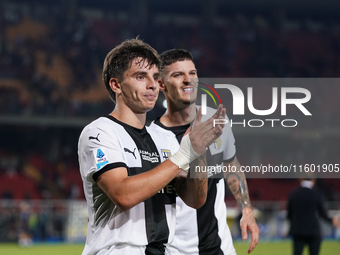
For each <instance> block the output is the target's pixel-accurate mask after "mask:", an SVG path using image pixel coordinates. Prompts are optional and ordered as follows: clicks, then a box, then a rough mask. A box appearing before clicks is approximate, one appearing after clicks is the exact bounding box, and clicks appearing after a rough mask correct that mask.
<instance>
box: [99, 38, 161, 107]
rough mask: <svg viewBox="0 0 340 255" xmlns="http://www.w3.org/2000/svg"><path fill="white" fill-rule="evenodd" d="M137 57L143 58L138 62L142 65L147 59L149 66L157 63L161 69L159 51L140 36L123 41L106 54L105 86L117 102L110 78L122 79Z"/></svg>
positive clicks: (103, 73) (103, 74)
mask: <svg viewBox="0 0 340 255" xmlns="http://www.w3.org/2000/svg"><path fill="white" fill-rule="evenodd" d="M136 58H141V60H140V61H139V63H138V64H140V65H143V64H144V63H145V61H147V63H148V67H149V68H152V67H153V66H154V65H156V66H157V67H158V69H161V61H160V59H159V56H158V53H157V51H156V50H155V49H154V48H152V47H151V46H150V45H149V44H147V43H145V42H143V41H141V40H140V39H138V38H137V39H130V40H126V41H124V42H122V43H121V44H119V45H118V46H116V47H115V48H113V49H112V50H111V51H110V52H109V53H108V54H107V55H106V57H105V60H104V66H103V72H102V78H103V82H104V84H105V87H106V89H107V91H108V92H109V94H110V97H111V99H112V100H113V101H114V102H116V94H115V93H114V92H113V91H112V89H111V87H110V79H111V78H118V79H119V80H121V81H122V80H123V77H124V72H125V71H126V70H128V69H129V68H130V67H131V65H132V61H133V60H134V59H136Z"/></svg>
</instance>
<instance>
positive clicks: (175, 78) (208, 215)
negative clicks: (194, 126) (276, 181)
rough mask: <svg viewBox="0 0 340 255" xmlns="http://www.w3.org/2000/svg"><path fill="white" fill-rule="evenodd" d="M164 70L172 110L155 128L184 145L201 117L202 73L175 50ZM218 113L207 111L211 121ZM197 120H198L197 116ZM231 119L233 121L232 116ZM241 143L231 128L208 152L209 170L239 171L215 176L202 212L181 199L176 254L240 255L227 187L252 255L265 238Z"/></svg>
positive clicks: (165, 55)
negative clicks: (229, 221) (242, 162)
mask: <svg viewBox="0 0 340 255" xmlns="http://www.w3.org/2000/svg"><path fill="white" fill-rule="evenodd" d="M160 58H161V61H162V65H163V69H162V72H161V80H160V89H161V90H162V92H163V93H164V95H165V97H166V100H167V106H168V107H167V110H166V112H165V113H164V114H163V115H162V116H161V117H160V118H157V119H156V120H155V121H154V122H152V123H151V125H150V129H153V130H155V131H157V132H163V134H164V137H166V136H169V137H173V139H175V140H176V141H177V142H178V143H180V142H181V140H182V139H183V135H184V133H185V132H186V129H187V128H188V127H189V126H190V123H191V122H192V121H194V118H195V117H196V116H198V115H197V106H196V104H195V101H196V96H197V86H196V85H195V83H196V82H195V80H197V79H198V76H197V70H196V67H195V64H194V62H193V58H192V55H191V53H190V52H188V51H186V50H182V49H173V50H168V51H166V52H163V53H162V54H161V55H160ZM212 112H213V109H212V108H209V107H208V109H207V113H208V116H209V115H211V114H212ZM196 118H197V117H196ZM226 118H227V117H226ZM234 143H235V139H234V136H233V133H232V130H231V127H230V125H229V123H227V124H226V125H225V127H224V130H223V134H222V136H221V137H219V138H218V139H216V141H215V142H214V143H213V144H211V145H210V146H209V147H208V150H207V155H206V160H207V166H216V165H218V166H223V165H225V166H227V167H228V166H233V167H235V168H236V169H237V170H236V172H235V173H233V174H232V175H227V173H225V175H224V173H223V172H220V173H218V172H217V171H216V172H214V173H210V174H208V175H211V177H212V178H209V180H208V195H207V200H206V203H205V204H204V205H203V206H202V207H200V208H199V209H197V210H196V209H193V208H190V207H188V206H187V205H185V203H184V202H183V201H182V199H181V198H180V197H177V205H176V206H177V212H176V217H177V220H176V232H175V238H174V241H173V242H172V243H171V244H170V251H171V254H172V255H174V254H185V255H190V254H192V255H193V254H199V255H203V254H204V255H211V254H214V255H217V254H218V255H219V254H228V255H232V254H236V253H235V249H234V246H233V243H232V237H231V234H230V230H229V228H228V225H227V222H226V219H227V210H226V205H225V200H224V198H225V185H226V183H227V185H228V186H230V188H231V191H232V193H233V195H234V196H235V198H236V200H237V202H238V204H239V206H240V207H241V209H242V218H241V221H240V227H241V231H242V238H243V239H247V230H249V231H250V233H251V239H252V240H251V244H250V248H249V250H248V253H250V252H251V251H252V250H253V249H254V248H255V246H256V244H257V242H258V239H259V229H258V226H257V224H256V221H255V218H254V212H253V208H252V206H251V203H250V200H249V194H248V188H247V182H246V178H245V175H244V173H242V172H241V171H238V170H240V164H239V162H238V160H237V158H236V149H235V144H234Z"/></svg>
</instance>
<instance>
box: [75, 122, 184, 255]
mask: <svg viewBox="0 0 340 255" xmlns="http://www.w3.org/2000/svg"><path fill="white" fill-rule="evenodd" d="M171 143H172V144H173V145H174V148H169V146H168V143H167V141H166V140H165V139H164V138H163V139H162V140H161V141H154V139H153V138H151V136H150V134H149V133H148V132H147V129H146V127H144V128H143V129H137V128H134V127H132V126H129V125H127V124H125V123H122V122H120V121H119V120H117V119H115V118H114V117H112V116H106V117H100V118H98V119H97V120H95V121H93V122H92V123H90V124H89V125H87V126H86V127H85V128H84V129H83V131H82V133H81V135H80V138H79V143H78V156H79V165H80V172H81V177H82V180H83V186H84V191H85V196H86V200H87V205H88V212H89V222H88V232H87V239H86V244H85V248H84V251H83V254H84V255H85V254H86V255H88V254H101V255H102V254H103V255H104V254H105V255H108V254H110V255H111V254H114V255H121V254H124V255H125V254H147V255H151V254H152V255H158V254H166V252H167V244H168V243H169V242H170V241H172V238H173V235H174V229H175V212H176V210H175V207H176V206H175V203H176V195H175V190H174V188H173V185H172V183H169V184H168V185H167V186H166V187H165V188H163V189H162V190H160V191H159V192H158V193H157V194H156V195H154V196H152V197H151V198H149V199H147V200H145V201H144V202H141V203H139V204H137V205H136V206H134V207H133V208H131V209H130V210H128V211H125V212H123V211H121V210H119V208H118V207H116V206H115V204H114V203H113V202H112V201H111V200H110V199H109V197H108V196H107V195H106V194H105V193H104V192H103V191H102V190H101V189H100V188H99V186H98V185H97V183H96V180H97V178H98V177H99V176H100V175H101V174H102V173H104V172H105V171H115V168H117V167H125V168H126V169H127V171H128V175H129V176H133V175H137V174H140V173H143V172H146V171H149V170H151V169H152V168H155V167H156V166H157V165H158V164H160V162H161V161H162V160H164V159H166V156H167V155H171V153H173V151H176V150H177V149H178V143H177V144H176V143H173V142H172V141H171V142H170V144H171Z"/></svg>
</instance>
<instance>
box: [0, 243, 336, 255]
mask: <svg viewBox="0 0 340 255" xmlns="http://www.w3.org/2000/svg"><path fill="white" fill-rule="evenodd" d="M234 245H235V249H236V251H237V254H238V255H246V254H248V253H247V251H248V247H249V242H239V241H238V242H235V243H234ZM83 247H84V245H83V244H37V245H33V246H31V247H27V248H21V247H19V246H18V245H16V244H2V243H0V254H1V255H46V254H48V255H77V254H79V255H80V254H81V252H82V250H83ZM339 251H340V241H324V242H323V243H322V246H321V252H320V255H338V254H339ZM291 254H292V246H291V242H290V241H278V242H260V243H259V244H258V245H257V247H256V248H255V250H254V251H253V252H252V253H251V255H291ZM303 255H308V250H307V248H305V250H304V253H303Z"/></svg>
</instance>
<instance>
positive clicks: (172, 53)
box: [159, 49, 194, 67]
mask: <svg viewBox="0 0 340 255" xmlns="http://www.w3.org/2000/svg"><path fill="white" fill-rule="evenodd" d="M159 58H160V59H161V62H162V66H163V67H165V66H169V65H171V64H173V63H175V62H177V61H184V60H191V61H194V59H193V57H192V55H191V53H190V52H189V51H187V50H184V49H171V50H167V51H164V52H163V53H162V54H160V55H159Z"/></svg>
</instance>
